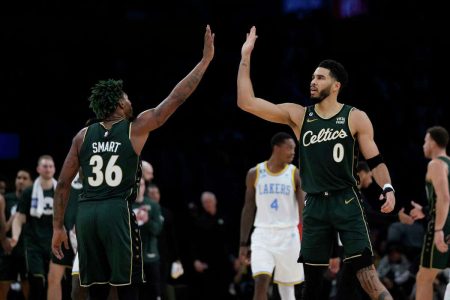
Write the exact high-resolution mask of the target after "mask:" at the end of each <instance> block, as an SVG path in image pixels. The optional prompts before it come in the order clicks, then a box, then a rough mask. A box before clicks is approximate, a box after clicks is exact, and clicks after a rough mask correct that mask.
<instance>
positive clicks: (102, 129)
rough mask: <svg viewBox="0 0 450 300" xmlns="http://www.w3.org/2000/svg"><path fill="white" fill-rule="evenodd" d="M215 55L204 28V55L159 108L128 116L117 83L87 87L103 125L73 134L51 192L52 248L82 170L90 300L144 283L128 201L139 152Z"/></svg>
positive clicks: (80, 233)
mask: <svg viewBox="0 0 450 300" xmlns="http://www.w3.org/2000/svg"><path fill="white" fill-rule="evenodd" d="M213 56H214V34H212V33H211V30H210V28H209V26H207V27H206V32H205V37H204V47H203V57H202V59H201V61H200V62H199V63H198V64H197V65H196V66H195V68H194V69H193V70H192V71H191V72H190V73H189V74H188V75H187V76H186V77H185V78H184V79H183V80H181V81H180V82H179V83H178V84H177V85H176V86H175V88H174V89H173V90H172V92H171V93H170V94H169V96H168V97H167V98H166V99H164V101H162V102H161V103H160V104H159V105H158V106H157V107H155V108H153V109H149V110H146V111H144V112H142V113H141V114H139V115H138V116H137V118H136V120H134V121H131V117H132V115H133V109H132V107H131V102H130V100H129V99H128V96H127V94H126V93H125V92H124V91H123V89H122V81H121V80H117V81H116V80H111V79H110V80H105V81H100V82H99V83H97V84H96V85H95V86H94V87H93V88H92V93H91V96H90V97H89V100H90V107H91V108H92V110H93V111H94V113H95V114H96V116H97V119H99V121H100V122H96V123H93V124H92V125H89V126H88V127H85V128H83V129H82V130H81V131H80V132H79V133H78V134H77V135H76V136H75V138H74V139H73V142H72V146H71V148H70V151H69V153H68V155H67V157H66V160H65V162H64V165H63V168H62V170H61V174H60V176H59V180H58V185H57V187H56V191H55V196H54V217H53V240H52V251H53V253H54V254H55V255H56V256H57V257H58V258H60V257H62V256H63V252H62V251H61V246H62V244H63V243H64V245H65V247H66V248H67V247H68V238H67V234H66V231H65V230H64V227H63V223H64V211H65V207H66V205H67V199H68V195H69V191H70V184H71V182H72V179H73V178H74V177H75V175H76V173H77V172H78V170H79V168H80V167H81V170H82V175H83V193H82V195H81V197H80V199H79V204H78V213H77V220H76V230H77V240H78V254H79V261H80V281H81V285H82V286H88V287H89V299H106V298H107V296H108V292H109V287H110V285H115V286H117V291H118V295H119V298H120V299H121V300H122V299H137V297H138V288H137V285H138V284H139V283H142V282H143V280H144V278H143V272H142V268H143V264H142V257H141V253H142V250H141V240H140V236H139V230H138V227H137V223H136V217H135V216H134V213H133V212H132V210H131V205H130V203H131V202H133V201H134V200H135V198H136V191H137V187H138V183H139V181H140V173H141V172H140V159H139V156H140V153H141V151H142V149H143V147H144V144H145V142H146V141H147V138H148V135H149V133H150V132H151V131H153V130H155V129H156V128H158V127H160V126H161V125H162V124H164V122H165V121H166V120H167V119H168V118H169V117H170V116H171V115H172V114H173V113H174V112H175V110H176V109H177V108H178V107H179V106H180V105H181V104H182V103H183V102H184V101H185V100H186V99H187V98H188V97H189V95H191V93H192V92H193V91H194V90H195V89H196V87H197V85H198V84H199V82H200V80H201V79H202V77H203V74H204V73H205V71H206V69H207V68H208V65H209V63H210V62H211V60H212V58H213Z"/></svg>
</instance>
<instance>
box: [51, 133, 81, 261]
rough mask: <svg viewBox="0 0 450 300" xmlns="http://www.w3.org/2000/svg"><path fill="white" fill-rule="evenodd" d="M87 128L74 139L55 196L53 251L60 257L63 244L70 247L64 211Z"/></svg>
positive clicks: (77, 168) (77, 167)
mask: <svg viewBox="0 0 450 300" xmlns="http://www.w3.org/2000/svg"><path fill="white" fill-rule="evenodd" d="M86 130H87V129H86V128H84V129H82V130H81V131H80V132H79V133H78V134H77V135H76V136H75V137H74V138H73V140H72V146H71V147H70V150H69V153H68V154H67V157H66V159H65V161H64V164H63V167H62V169H61V173H60V175H59V178H58V184H57V185H56V189H55V195H54V197H53V239H52V251H53V254H55V256H56V257H58V258H59V259H61V258H62V257H63V256H64V255H63V254H62V251H61V244H62V243H64V246H65V248H66V249H69V241H68V238H67V233H66V232H65V229H64V213H65V210H66V207H67V201H68V199H69V193H70V186H71V183H72V180H73V178H74V177H75V175H76V174H77V172H78V170H79V168H80V162H79V160H78V153H79V151H80V146H81V144H82V143H83V138H84V134H85V132H86Z"/></svg>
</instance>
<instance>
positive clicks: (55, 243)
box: [52, 228, 69, 259]
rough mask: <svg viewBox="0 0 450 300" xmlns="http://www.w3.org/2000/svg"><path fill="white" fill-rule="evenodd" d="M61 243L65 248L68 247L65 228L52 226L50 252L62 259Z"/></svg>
mask: <svg viewBox="0 0 450 300" xmlns="http://www.w3.org/2000/svg"><path fill="white" fill-rule="evenodd" d="M62 244H64V247H65V248H66V249H69V239H68V238H67V233H66V230H65V229H64V228H62V229H55V228H53V238H52V252H53V254H54V255H55V256H56V257H57V258H58V259H62V258H63V257H64V254H63V251H62V249H61V245H62Z"/></svg>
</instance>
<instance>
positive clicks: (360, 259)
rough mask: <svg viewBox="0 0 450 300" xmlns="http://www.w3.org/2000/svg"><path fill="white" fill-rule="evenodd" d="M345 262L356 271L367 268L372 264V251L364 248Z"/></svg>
mask: <svg viewBox="0 0 450 300" xmlns="http://www.w3.org/2000/svg"><path fill="white" fill-rule="evenodd" d="M345 262H346V263H348V264H350V266H351V268H352V269H353V270H354V271H355V272H358V271H359V270H362V269H364V268H368V267H370V266H371V265H373V256H372V252H371V251H370V250H369V249H368V248H365V249H364V251H363V252H362V253H361V255H359V256H356V257H353V258H351V259H348V260H347V261H345Z"/></svg>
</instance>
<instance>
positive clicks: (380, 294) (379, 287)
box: [356, 266, 392, 300]
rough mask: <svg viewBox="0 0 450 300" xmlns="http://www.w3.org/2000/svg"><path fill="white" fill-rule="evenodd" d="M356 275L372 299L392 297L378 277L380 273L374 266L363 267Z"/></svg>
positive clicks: (388, 298) (379, 299) (380, 299)
mask: <svg viewBox="0 0 450 300" xmlns="http://www.w3.org/2000/svg"><path fill="white" fill-rule="evenodd" d="M356 277H358V280H359V282H360V283H361V286H362V288H363V289H364V290H365V291H366V293H367V294H369V296H370V297H371V298H372V299H378V300H382V299H383V300H390V299H392V296H391V295H390V294H389V292H388V291H387V290H386V287H385V286H384V285H383V284H382V283H381V281H380V280H379V279H378V274H377V272H376V270H375V268H374V267H373V266H369V267H365V268H362V269H361V270H359V271H358V272H357V273H356Z"/></svg>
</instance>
